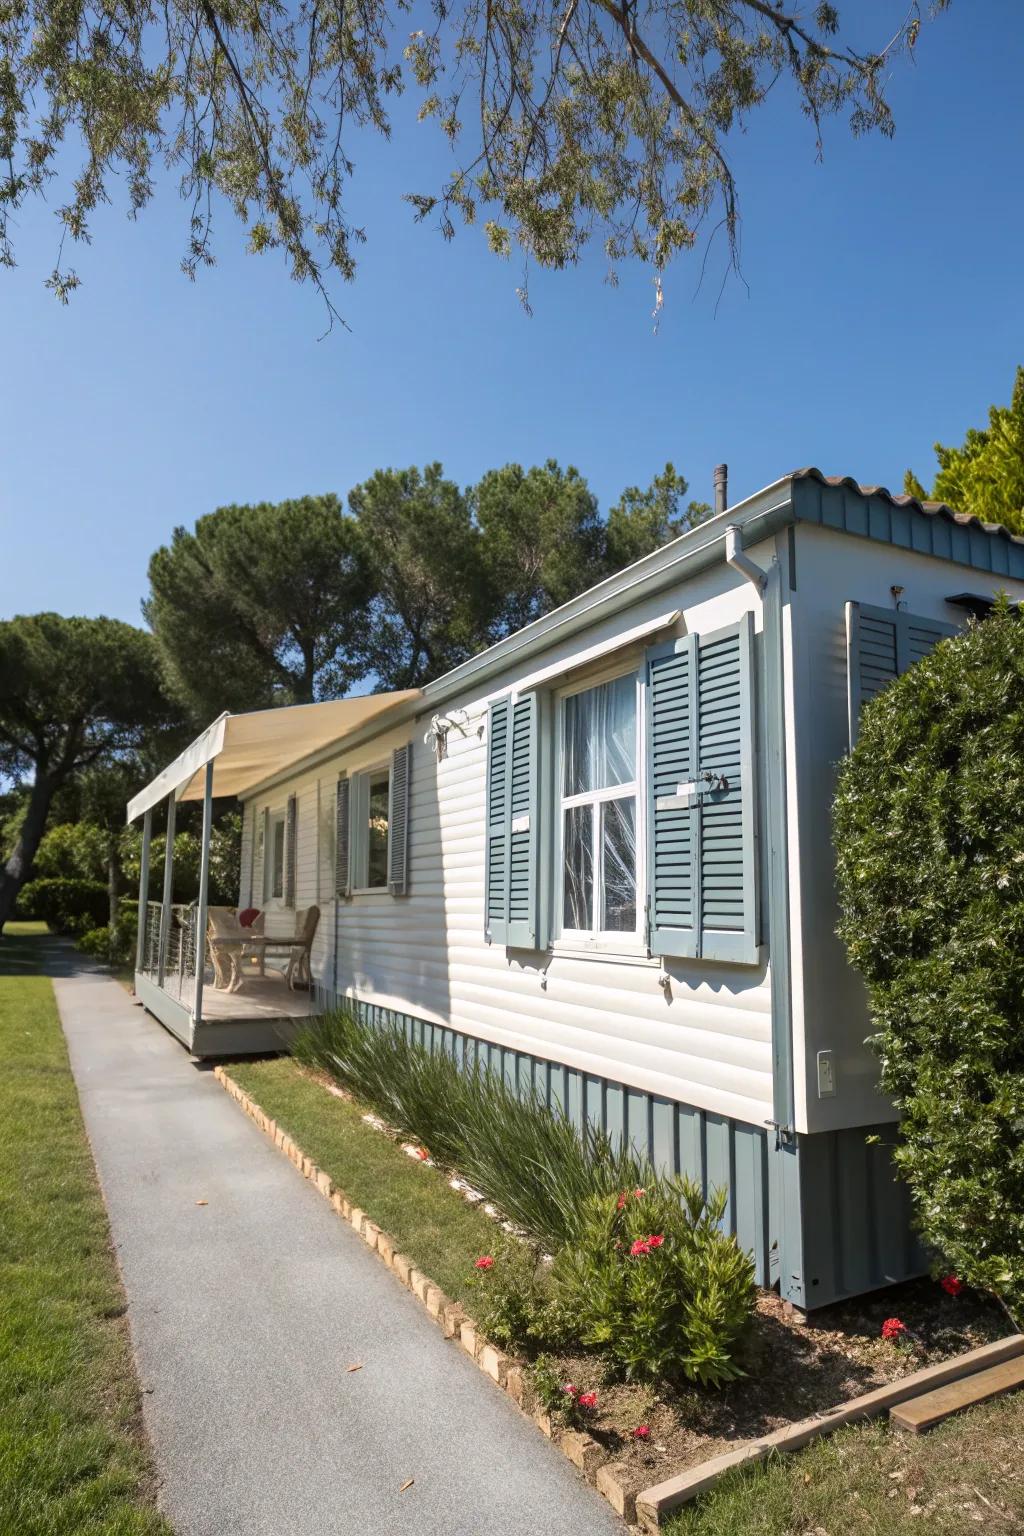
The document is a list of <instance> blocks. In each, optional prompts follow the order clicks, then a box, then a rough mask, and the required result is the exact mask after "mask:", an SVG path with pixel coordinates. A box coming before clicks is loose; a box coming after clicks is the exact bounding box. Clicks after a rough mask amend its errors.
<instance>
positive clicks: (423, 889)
mask: <svg viewBox="0 0 1024 1536" xmlns="http://www.w3.org/2000/svg"><path fill="white" fill-rule="evenodd" d="M716 583H717V586H716ZM693 585H694V586H696V585H698V584H697V583H694V584H693ZM723 587H724V588H725V589H726V590H722V589H723ZM748 590H749V589H748ZM698 597H699V598H700V599H701V605H697V603H696V599H697V598H698ZM748 601H749V599H748V596H747V592H746V591H744V590H743V588H742V586H740V585H739V584H738V583H736V579H735V578H734V577H733V576H732V574H731V573H729V572H727V571H721V570H720V571H718V572H715V573H709V574H708V577H707V579H706V581H705V582H704V583H703V584H702V590H701V592H700V593H697V594H695V606H693V607H692V608H691V609H690V611H689V612H688V614H687V622H688V623H689V624H690V625H691V626H692V627H694V628H698V629H700V630H702V631H704V632H710V631H711V630H713V629H719V628H722V627H723V625H725V624H728V623H731V622H733V621H735V620H736V619H737V618H738V617H739V616H740V613H741V612H742V611H743V610H744V608H745V607H746V606H747V604H748ZM664 606H665V604H664V598H663V597H662V598H661V599H658V600H652V603H651V604H648V605H647V607H649V608H650V610H651V611H650V612H648V611H647V607H645V606H644V605H638V606H637V607H636V608H634V609H632V610H630V612H629V613H628V614H627V615H624V616H623V617H622V620H621V623H620V628H628V627H630V626H632V625H635V624H638V623H643V622H644V621H645V619H647V618H649V617H653V616H654V614H655V613H656V612H660V611H663V610H664ZM600 638H603V637H602V636H600V635H595V634H594V633H593V632H590V633H589V634H587V635H583V636H579V637H577V639H576V641H575V642H574V649H576V650H583V649H584V648H586V647H587V646H588V645H590V644H591V643H593V641H594V640H595V639H600ZM642 654H643V652H642V648H641V649H638V650H636V651H635V653H634V655H635V660H636V664H637V666H638V667H639V665H640V662H641V660H642ZM551 659H552V660H553V661H555V660H558V659H559V657H557V656H555V655H552V658H551ZM515 681H516V679H515V677H514V676H512V675H509V677H507V678H506V679H504V680H503V681H502V682H501V683H500V684H499V685H498V686H497V687H496V690H495V692H497V693H500V692H503V691H505V690H506V689H507V688H508V687H509V686H511V685H514V683H515ZM494 696H495V693H494V692H492V693H489V694H488V695H486V696H479V695H477V696H474V697H466V698H465V699H462V700H458V701H455V702H453V703H452V704H451V705H450V706H449V707H448V710H447V713H448V715H449V716H451V715H456V716H458V719H459V723H460V727H461V729H452V730H451V731H450V732H449V735H448V756H447V758H446V759H445V761H443V762H441V763H438V762H437V761H436V759H435V755H434V751H433V747H432V746H428V745H427V744H426V743H425V742H424V739H423V737H424V730H425V726H426V723H427V722H426V718H425V717H424V718H423V719H421V720H419V721H417V722H416V723H415V724H414V726H413V727H412V728H411V730H410V728H408V727H407V728H405V729H404V730H402V731H398V730H396V731H392V732H390V733H387V734H385V735H382V736H381V737H379V738H377V740H376V741H373V742H370V743H368V744H366V745H364V746H363V747H361V748H358V749H356V750H354V751H352V752H350V753H348V754H343V753H339V754H338V757H337V758H336V759H332V760H330V761H328V762H325V763H323V764H322V765H320V766H319V767H318V768H317V769H316V770H314V771H313V772H311V773H309V774H308V775H304V776H296V777H295V779H294V780H292V781H289V782H287V783H282V784H281V785H279V786H277V787H276V788H275V789H274V790H273V792H272V796H271V804H272V805H273V804H276V803H279V802H280V803H283V801H284V800H285V798H286V797H287V795H288V794H289V793H297V794H298V795H299V826H300V835H299V852H300V862H301V863H302V867H303V868H305V859H306V856H307V855H306V849H307V846H308V843H309V840H310V839H313V841H314V842H315V833H314V829H315V827H316V795H315V786H316V781H317V777H318V776H319V778H320V780H321V785H322V788H323V786H327V785H329V784H330V785H333V783H334V782H335V781H336V779H337V775H338V773H339V772H342V771H343V772H345V773H348V774H350V775H352V774H355V773H359V772H361V771H364V770H365V769H368V768H371V767H375V766H378V765H381V764H384V763H387V762H388V761H389V760H390V755H391V751H392V749H393V748H394V747H396V746H400V745H403V744H404V743H405V742H407V741H409V740H410V738H411V740H412V742H413V756H412V789H411V800H410V828H409V889H408V894H407V895H405V896H397V897H393V896H391V895H389V894H387V893H385V892H381V893H372V894H369V895H358V896H354V897H353V898H351V899H350V900H346V901H341V902H339V903H337V917H336V925H335V931H336V934H337V953H336V956H332V954H331V952H330V944H329V942H328V943H326V944H323V945H321V944H320V942H319V939H318V943H317V945H316V946H315V948H314V955H313V974H314V978H315V980H316V982H317V984H318V986H319V987H320V988H321V989H322V990H324V991H325V992H326V991H329V990H330V988H331V987H332V986H336V989H337V992H338V993H339V994H341V995H346V996H352V997H357V998H360V999H362V1000H365V1001H367V1002H370V1003H375V1004H380V1005H386V1006H388V1007H391V1008H394V1009H397V1010H399V1011H402V1012H407V1013H409V1014H414V1015H417V1016H418V1017H420V1018H421V1019H426V1020H429V1021H431V1022H434V1023H438V1024H442V1025H446V1026H449V1027H454V1028H455V1029H456V1030H458V1031H460V1032H461V1033H463V1034H465V1035H471V1036H473V1037H475V1038H482V1039H485V1040H489V1041H492V1042H493V1043H495V1044H497V1045H499V1046H502V1047H504V1048H506V1049H513V1050H518V1051H522V1052H527V1053H530V1054H531V1055H533V1056H536V1057H538V1058H542V1059H545V1060H548V1061H555V1062H558V1063H560V1064H562V1065H564V1066H566V1067H569V1068H572V1069H574V1070H576V1071H579V1072H582V1073H584V1074H590V1075H592V1076H594V1077H601V1078H606V1079H609V1080H612V1081H613V1082H617V1083H621V1084H625V1085H627V1086H630V1087H633V1088H635V1089H637V1090H640V1091H642V1092H644V1093H648V1094H653V1095H656V1096H660V1097H662V1098H664V1099H666V1100H674V1101H677V1102H679V1103H683V1104H687V1105H691V1106H693V1107H694V1108H695V1109H698V1110H702V1111H707V1112H710V1113H711V1114H713V1115H719V1116H728V1117H730V1118H732V1119H734V1120H738V1121H744V1122H746V1123H747V1124H751V1125H754V1126H757V1127H760V1126H762V1125H763V1124H764V1122H765V1120H766V1119H768V1118H770V1116H771V1018H770V986H769V978H768V971H767V966H766V965H764V964H762V965H760V966H752V965H751V966H746V965H743V966H741V965H734V964H729V963H716V962H711V961H708V962H700V961H691V960H671V961H668V962H667V963H666V964H665V967H664V969H665V971H666V972H667V974H668V976H669V978H670V986H669V987H668V988H667V989H663V987H662V986H661V985H659V975H660V973H661V970H662V965H661V962H659V961H658V960H651V961H649V960H646V959H644V958H643V957H635V958H633V959H631V960H630V961H628V962H624V961H622V960H618V959H615V960H612V959H607V958H601V957H600V956H596V955H595V956H590V955H586V956H583V957H579V956H578V955H577V954H568V953H564V952H559V950H558V945H557V941H556V946H555V950H554V952H553V953H551V952H548V953H542V954H535V953H532V952H525V951H521V950H515V951H507V950H506V948H505V946H504V944H503V943H501V942H495V943H492V944H489V943H488V942H487V940H486V938H485V936H484V929H485V922H484V883H485V881H484V858H485V825H484V817H485V804H484V801H485V795H486V778H487V770H486V743H485V739H484V732H485V727H486V719H487V706H488V702H489V700H490V699H491V698H493V697H494ZM261 804H262V803H261ZM303 879H304V876H300V890H304V889H305V887H304V886H303V885H302V880H303ZM309 890H310V892H311V894H310V895H309V896H308V898H307V897H305V896H300V897H299V904H300V905H303V904H305V902H306V900H314V899H315V896H314V895H313V894H312V892H313V891H315V883H311V884H310V886H309ZM329 922H330V919H329V915H328V914H327V912H326V911H325V913H324V916H323V917H322V919H321V924H322V927H324V928H327V927H328V926H329Z"/></svg>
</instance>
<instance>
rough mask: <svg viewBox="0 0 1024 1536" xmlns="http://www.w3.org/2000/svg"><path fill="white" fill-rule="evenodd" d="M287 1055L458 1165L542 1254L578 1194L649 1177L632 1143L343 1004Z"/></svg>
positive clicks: (558, 1235)
mask: <svg viewBox="0 0 1024 1536" xmlns="http://www.w3.org/2000/svg"><path fill="white" fill-rule="evenodd" d="M295 1054H296V1055H297V1056H298V1058H299V1060H300V1061H302V1062H304V1063H305V1064H306V1065H307V1066H311V1067H315V1068H318V1069H320V1070H322V1071H325V1072H327V1073H329V1074H330V1075H331V1076H333V1077H334V1078H336V1079H337V1081H338V1082H340V1083H343V1084H344V1085H345V1086H346V1087H347V1088H350V1089H351V1090H352V1092H353V1093H355V1094H356V1095H357V1097H359V1098H361V1099H363V1100H365V1102H367V1103H368V1104H370V1105H371V1106H372V1107H373V1108H374V1109H375V1110H376V1111H377V1112H378V1113H379V1114H380V1115H382V1116H383V1118H384V1119H385V1120H387V1121H388V1122H389V1123H390V1124H391V1125H392V1126H394V1128H395V1129H396V1130H397V1131H399V1132H401V1134H402V1135H404V1136H407V1137H408V1138H409V1139H410V1140H413V1141H418V1142H422V1143H423V1144H424V1145H425V1146H427V1147H429V1149H430V1151H431V1153H432V1154H433V1156H434V1157H435V1158H437V1159H438V1161H439V1162H442V1163H445V1164H447V1165H448V1166H450V1167H454V1168H458V1170H459V1171H460V1173H462V1174H463V1175H464V1177H465V1178H467V1179H468V1180H469V1181H470V1183H471V1184H473V1185H474V1186H475V1187H476V1188H477V1189H479V1190H480V1191H481V1192H482V1193H483V1194H485V1195H487V1196H488V1198H489V1199H491V1200H493V1201H494V1202H495V1204H496V1205H498V1206H500V1207H501V1209H502V1211H503V1212H504V1213H505V1215H506V1216H507V1217H509V1218H510V1220H512V1221H513V1222H515V1223H516V1224H517V1225H518V1226H520V1227H522V1228H523V1229H524V1230H525V1231H527V1232H528V1233H529V1234H530V1235H531V1237H533V1238H534V1239H535V1240H536V1241H537V1242H538V1243H542V1244H544V1245H545V1246H546V1247H547V1248H548V1250H549V1251H553V1250H554V1249H555V1248H557V1247H558V1246H559V1245H560V1244H562V1243H564V1242H566V1241H567V1240H568V1239H569V1238H571V1237H572V1236H574V1235H575V1233H576V1231H577V1229H578V1225H579V1220H580V1211H581V1209H582V1206H583V1202H584V1201H585V1200H586V1199H587V1197H588V1196H590V1195H591V1194H593V1193H595V1192H605V1193H612V1192H614V1191H616V1190H618V1189H621V1188H623V1187H625V1186H626V1185H629V1186H630V1187H632V1186H633V1185H635V1184H638V1183H642V1182H648V1181H650V1180H651V1179H653V1177H654V1175H653V1171H652V1169H651V1167H650V1164H649V1163H648V1161H647V1159H646V1158H645V1157H643V1156H641V1155H640V1154H639V1153H638V1152H637V1151H636V1150H635V1149H634V1148H633V1147H631V1146H629V1145H625V1146H623V1145H620V1144H618V1143H613V1142H612V1140H611V1139H610V1138H609V1137H608V1136H606V1135H605V1134H604V1133H603V1132H602V1131H600V1130H598V1129H596V1128H595V1127H594V1126H592V1125H590V1124H587V1125H585V1126H583V1127H578V1126H576V1125H574V1124H573V1123H572V1121H571V1120H570V1119H569V1118H568V1116H567V1115H564V1114H562V1113H561V1112H559V1111H553V1110H551V1109H549V1107H548V1106H547V1104H546V1103H545V1102H544V1101H543V1100H542V1099H541V1098H540V1096H539V1095H538V1094H536V1093H534V1092H531V1093H529V1094H527V1095H525V1096H524V1097H520V1096H519V1095H518V1094H517V1093H516V1092H515V1090H514V1089H513V1088H512V1087H510V1086H509V1085H508V1084H507V1083H506V1082H505V1081H504V1080H503V1079H501V1078H499V1077H497V1076H496V1075H495V1074H493V1073H490V1072H483V1071H480V1072H474V1071H473V1070H472V1069H471V1068H464V1067H462V1066H461V1065H460V1064H459V1063H458V1062H457V1061H456V1060H455V1059H454V1058H453V1057H451V1056H448V1055H446V1054H444V1053H443V1052H433V1053H432V1052H429V1051H425V1050H424V1049H423V1048H422V1046H419V1045H416V1044H414V1043H413V1042H412V1041H410V1040H409V1039H408V1038H407V1037H406V1035H405V1034H403V1033H402V1031H401V1030H398V1029H391V1028H377V1027H374V1026H372V1025H366V1024H363V1023H361V1022H360V1021H359V1020H358V1019H356V1018H355V1017H354V1016H353V1014H352V1013H351V1012H349V1011H347V1010H340V1011H338V1012H336V1013H333V1014H330V1015H328V1016H326V1017H325V1018H323V1019H319V1020H317V1022H316V1023H315V1024H313V1025H311V1026H310V1027H309V1028H308V1029H306V1030H305V1031H304V1032H303V1034H302V1035H301V1036H300V1038H299V1040H298V1041H297V1042H296V1045H295Z"/></svg>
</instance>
